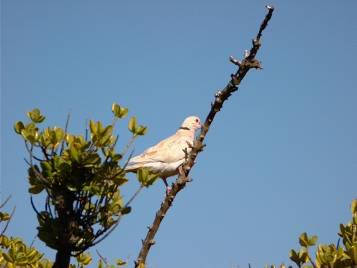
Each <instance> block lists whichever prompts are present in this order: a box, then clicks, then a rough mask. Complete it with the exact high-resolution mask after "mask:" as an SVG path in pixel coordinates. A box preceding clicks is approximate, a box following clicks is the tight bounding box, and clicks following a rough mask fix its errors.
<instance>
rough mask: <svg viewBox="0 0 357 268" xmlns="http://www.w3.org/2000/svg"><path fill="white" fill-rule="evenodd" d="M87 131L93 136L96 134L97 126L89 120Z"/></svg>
mask: <svg viewBox="0 0 357 268" xmlns="http://www.w3.org/2000/svg"><path fill="white" fill-rule="evenodd" d="M89 129H90V132H91V133H92V134H94V135H96V134H97V129H98V128H97V124H96V123H95V122H94V121H92V120H89Z"/></svg>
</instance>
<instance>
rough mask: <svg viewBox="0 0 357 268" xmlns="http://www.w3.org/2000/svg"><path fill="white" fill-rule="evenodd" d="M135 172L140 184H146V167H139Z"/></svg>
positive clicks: (147, 173)
mask: <svg viewBox="0 0 357 268" xmlns="http://www.w3.org/2000/svg"><path fill="white" fill-rule="evenodd" d="M136 174H137V178H138V180H139V182H140V183H141V184H142V185H144V186H146V181H147V179H148V176H149V170H148V169H146V168H140V169H139V170H138V171H137V173H136Z"/></svg>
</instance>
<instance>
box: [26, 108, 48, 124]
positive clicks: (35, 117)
mask: <svg viewBox="0 0 357 268" xmlns="http://www.w3.org/2000/svg"><path fill="white" fill-rule="evenodd" d="M27 116H28V117H29V118H30V119H31V121H32V122H34V123H41V122H43V120H45V118H46V117H44V116H43V115H42V114H41V111H40V110H39V109H38V108H35V109H33V110H32V111H31V112H28V113H27Z"/></svg>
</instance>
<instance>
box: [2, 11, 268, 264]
mask: <svg viewBox="0 0 357 268" xmlns="http://www.w3.org/2000/svg"><path fill="white" fill-rule="evenodd" d="M267 9H268V12H267V14H266V16H265V18H264V20H263V22H262V24H261V26H260V28H259V31H258V34H257V35H256V37H255V38H254V39H253V40H252V48H251V49H250V51H248V50H247V51H245V53H244V58H243V59H242V61H239V60H237V59H235V58H233V57H230V61H231V62H232V63H233V64H234V65H235V66H236V67H237V71H236V72H235V73H234V74H232V75H231V77H230V80H229V82H228V84H227V86H226V87H224V88H223V89H222V90H219V91H218V92H217V93H216V94H215V99H214V102H213V103H212V105H211V109H210V111H209V113H208V115H207V117H206V120H205V122H204V127H203V129H202V131H201V132H200V134H199V136H198V138H197V139H196V140H195V141H194V143H193V144H191V145H190V146H191V148H192V150H191V151H190V152H189V153H188V152H187V154H186V162H185V163H184V164H183V165H182V170H183V172H182V173H181V174H180V175H179V177H178V178H177V180H176V182H175V183H174V184H173V187H172V190H171V192H170V193H169V194H168V195H166V197H165V199H164V201H163V202H162V204H161V206H160V209H159V210H158V212H157V213H156V216H155V219H154V222H153V224H152V225H151V226H150V227H149V230H148V233H147V236H146V238H145V239H144V240H143V244H142V248H141V250H140V253H139V255H138V258H137V260H136V262H135V266H136V267H140V268H143V267H145V263H146V257H147V255H148V253H149V251H150V248H151V246H152V245H153V244H154V238H155V235H156V233H157V231H158V229H159V227H160V224H161V222H162V220H163V218H164V217H165V215H166V213H167V211H168V210H169V209H170V207H171V205H172V202H173V201H174V199H175V197H176V195H177V194H178V193H179V192H180V191H181V190H182V189H184V188H185V186H186V184H187V182H188V181H189V173H190V170H191V169H192V167H193V165H194V163H195V160H196V158H197V155H198V154H199V153H200V152H201V151H202V150H203V148H204V146H205V145H204V140H205V137H206V135H207V133H208V131H209V128H210V126H211V124H212V122H213V120H214V118H215V115H216V114H217V113H218V112H219V111H220V110H221V108H222V107H223V104H224V102H225V101H227V100H228V98H229V97H230V96H231V95H232V94H233V93H234V92H236V91H237V90H238V86H239V85H240V83H241V81H242V79H244V77H245V75H246V74H247V73H248V71H249V70H250V69H253V68H254V69H261V63H260V62H259V61H258V60H257V59H256V58H255V57H256V54H257V52H258V50H259V48H260V46H261V43H260V40H261V36H262V32H263V31H264V29H265V28H266V26H267V25H268V22H269V20H270V19H271V17H272V14H273V11H274V8H273V7H270V6H267ZM112 112H113V114H114V119H113V123H112V124H111V125H107V126H104V125H103V123H102V122H100V121H97V122H95V121H92V120H90V122H89V128H88V129H87V130H86V132H85V135H84V136H83V135H77V134H71V133H68V123H69V117H68V119H67V123H66V126H65V128H58V127H48V128H44V129H43V128H42V129H41V128H40V124H41V123H42V122H43V121H44V120H45V116H44V115H42V114H41V112H40V110H39V109H37V108H36V109H33V110H32V111H30V112H28V113H27V116H28V118H29V119H30V122H28V123H23V122H22V121H18V122H17V123H16V124H15V126H14V128H15V132H16V133H17V134H19V135H20V136H21V138H22V139H23V140H24V142H25V147H26V150H27V152H28V160H27V164H28V166H29V168H28V178H29V184H30V186H29V192H30V193H31V194H32V195H40V194H43V195H44V197H45V198H44V208H43V209H42V210H39V209H38V208H37V207H36V206H35V205H34V202H33V201H32V198H33V197H32V196H31V204H32V207H33V209H34V211H35V212H36V214H37V218H38V227H37V229H38V237H39V238H40V239H41V240H42V241H43V242H45V243H46V245H47V246H48V247H51V248H53V249H55V250H56V251H57V253H56V259H55V262H54V264H53V267H56V268H57V267H58V268H67V267H68V266H69V265H70V258H71V256H74V257H77V261H78V263H79V264H78V265H79V266H84V265H87V264H89V263H90V261H91V258H90V256H88V255H86V254H85V251H86V250H87V249H88V248H90V247H92V246H94V245H96V244H97V243H99V242H101V241H102V240H103V239H104V238H105V237H106V236H108V235H109V234H110V233H111V232H112V231H113V230H114V228H116V227H117V226H118V224H119V222H120V220H121V218H122V217H123V216H124V215H126V214H128V213H130V206H129V205H130V203H131V201H132V200H133V198H135V197H136V196H137V194H138V193H139V192H140V190H141V189H142V188H143V187H149V186H150V185H152V184H153V183H154V182H155V181H156V179H157V175H155V174H151V173H150V172H149V171H148V170H145V169H143V170H141V171H139V172H138V179H139V182H140V183H141V186H140V187H139V189H138V190H137V192H136V193H134V195H133V197H132V198H130V199H129V200H128V201H127V202H126V203H125V202H124V201H123V198H122V196H121V194H120V187H121V186H122V185H123V184H125V183H126V182H127V179H126V177H125V175H126V172H125V166H126V163H124V164H121V162H120V161H121V160H122V159H123V156H124V155H125V154H126V152H127V150H128V148H129V146H130V145H131V144H132V143H133V142H134V140H135V139H136V138H137V137H138V136H141V135H144V134H145V132H146V127H145V126H143V125H138V124H137V122H136V118H135V117H133V118H131V119H130V120H129V123H128V128H129V130H130V132H131V133H132V139H131V141H130V142H129V143H128V146H127V147H126V148H124V149H123V152H121V153H118V152H117V151H116V148H115V147H116V143H117V139H118V136H115V135H114V134H113V131H114V127H115V124H116V122H117V120H119V119H122V118H124V117H125V116H126V115H127V112H128V109H127V108H124V107H121V106H119V105H118V104H113V106H112ZM129 158H130V157H129ZM10 218H11V217H9V216H8V215H7V216H4V218H3V221H7V222H8V220H9V219H10ZM5 229H6V228H5ZM9 241H10V242H9ZM18 245H20V246H18ZM0 246H1V247H2V248H4V249H6V250H8V252H2V256H3V257H4V259H3V260H1V259H0V263H1V261H3V262H6V263H7V264H10V267H11V265H15V266H16V265H29V266H31V265H32V267H46V266H41V265H51V263H50V262H49V261H47V260H41V258H42V256H40V255H39V253H38V252H37V251H33V250H34V249H32V248H31V247H27V246H26V245H24V244H23V242H22V241H21V242H19V241H17V240H13V239H9V238H7V237H6V236H4V235H3V234H2V236H1V243H0ZM28 251H30V252H31V253H28ZM32 252H35V253H32ZM32 254H34V255H36V256H37V257H36V258H34V259H31V256H32ZM5 256H6V257H5ZM43 261H44V262H45V263H44V264H43ZM117 264H118V265H121V263H120V262H118V263H117ZM100 265H101V263H99V266H100Z"/></svg>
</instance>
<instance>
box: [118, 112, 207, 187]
mask: <svg viewBox="0 0 357 268" xmlns="http://www.w3.org/2000/svg"><path fill="white" fill-rule="evenodd" d="M201 127H202V124H201V120H200V118H199V117H197V116H189V117H187V118H186V119H185V120H184V121H183V123H182V125H181V127H180V128H179V129H178V130H177V132H176V133H175V134H174V135H172V136H170V137H168V138H167V139H164V140H162V141H160V142H159V143H158V144H156V145H154V146H152V147H150V148H148V149H146V150H145V151H144V152H143V153H142V154H140V155H138V156H135V157H133V158H131V159H130V160H129V162H128V165H127V166H126V168H125V170H126V171H128V172H136V171H137V170H138V169H140V168H147V169H148V170H149V171H151V172H152V173H155V174H158V175H159V177H161V178H162V180H163V181H164V183H165V185H166V192H167V193H168V192H170V190H171V188H170V187H169V186H168V184H167V181H166V178H168V177H171V176H174V175H177V174H178V173H179V167H180V166H181V165H182V164H183V163H184V162H185V157H186V154H185V150H187V153H189V152H190V151H191V148H190V146H189V144H193V141H194V138H195V132H196V130H198V129H200V128H201Z"/></svg>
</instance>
